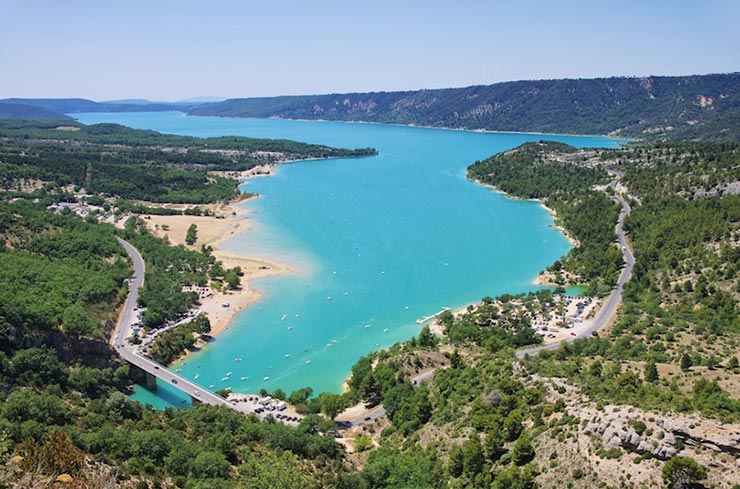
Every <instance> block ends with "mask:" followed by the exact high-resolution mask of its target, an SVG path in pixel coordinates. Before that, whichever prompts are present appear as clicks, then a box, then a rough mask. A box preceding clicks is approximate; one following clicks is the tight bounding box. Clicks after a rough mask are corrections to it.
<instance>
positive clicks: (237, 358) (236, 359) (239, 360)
mask: <svg viewBox="0 0 740 489" xmlns="http://www.w3.org/2000/svg"><path fill="white" fill-rule="evenodd" d="M234 361H235V362H241V361H242V359H241V357H236V358H235V359H234Z"/></svg>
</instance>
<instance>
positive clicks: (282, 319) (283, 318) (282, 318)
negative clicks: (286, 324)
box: [280, 314, 288, 321]
mask: <svg viewBox="0 0 740 489" xmlns="http://www.w3.org/2000/svg"><path fill="white" fill-rule="evenodd" d="M287 317H288V315H287V314H283V317H281V318H280V320H281V321H285V318H287Z"/></svg>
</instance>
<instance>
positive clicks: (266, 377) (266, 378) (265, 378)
mask: <svg viewBox="0 0 740 489" xmlns="http://www.w3.org/2000/svg"><path fill="white" fill-rule="evenodd" d="M262 380H270V377H268V376H267V375H265V377H264V378H263V379H262Z"/></svg>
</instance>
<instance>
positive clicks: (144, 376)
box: [129, 363, 157, 391]
mask: <svg viewBox="0 0 740 489" xmlns="http://www.w3.org/2000/svg"><path fill="white" fill-rule="evenodd" d="M129 366H130V368H131V377H132V378H133V379H134V380H135V381H136V382H139V383H141V384H143V385H144V387H146V388H147V389H149V390H150V391H156V390H157V378H156V377H155V376H154V375H152V374H150V373H149V372H147V371H146V370H144V369H142V368H140V367H139V366H137V365H134V364H133V363H129Z"/></svg>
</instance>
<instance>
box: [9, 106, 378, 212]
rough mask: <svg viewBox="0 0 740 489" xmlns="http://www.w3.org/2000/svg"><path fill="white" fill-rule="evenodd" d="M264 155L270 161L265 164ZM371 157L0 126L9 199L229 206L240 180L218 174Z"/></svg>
mask: <svg viewBox="0 0 740 489" xmlns="http://www.w3.org/2000/svg"><path fill="white" fill-rule="evenodd" d="M60 126H61V127H62V129H60ZM262 154H269V155H272V156H268V157H266V158H267V159H265V157H262V156H261V155H262ZM371 154H375V150H373V149H369V148H367V149H359V150H345V149H336V148H330V147H327V146H322V145H312V144H304V143H297V142H294V141H287V140H269V139H251V138H243V137H236V136H228V137H218V138H207V139H200V138H194V137H188V136H173V135H165V134H161V133H158V132H155V131H146V130H139V129H130V128H127V127H124V126H120V125H117V124H95V125H91V126H85V125H82V124H77V123H69V122H63V123H62V122H58V121H57V122H54V121H51V122H49V121H46V122H43V121H42V122H38V121H15V120H0V191H3V192H5V193H7V194H8V195H10V196H23V195H24V194H28V193H31V194H33V196H35V197H46V196H48V195H49V194H55V195H57V196H60V195H61V197H58V199H59V198H63V196H64V194H69V193H71V192H72V191H78V190H80V189H84V190H85V191H86V192H88V193H90V194H94V195H102V196H109V197H115V198H120V199H127V200H145V201H150V202H160V203H161V202H167V203H188V204H204V203H210V202H218V201H229V200H232V199H233V198H235V197H236V196H237V195H238V194H239V191H238V189H237V185H238V181H237V180H236V179H234V178H231V177H224V176H221V175H216V174H214V173H213V172H214V171H242V170H247V169H250V168H252V167H254V166H257V165H260V164H264V163H273V162H280V161H282V160H295V159H305V158H327V157H351V156H365V155H371ZM255 155H260V156H255ZM276 155H281V156H280V159H278V157H277V156H276ZM29 182H38V184H37V185H36V186H35V187H34V188H33V190H26V189H25V187H24V184H28V183H29Z"/></svg>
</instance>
